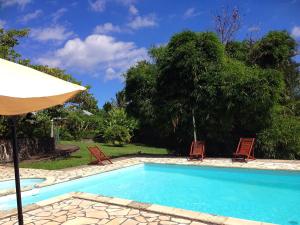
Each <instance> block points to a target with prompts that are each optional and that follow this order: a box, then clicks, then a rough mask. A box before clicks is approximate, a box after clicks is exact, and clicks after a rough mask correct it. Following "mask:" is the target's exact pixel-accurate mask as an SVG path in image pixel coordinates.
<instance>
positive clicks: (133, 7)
mask: <svg viewBox="0 0 300 225" xmlns="http://www.w3.org/2000/svg"><path fill="white" fill-rule="evenodd" d="M129 13H130V14H131V15H134V16H135V15H137V14H138V13H139V10H138V9H137V8H136V7H135V6H134V5H130V6H129Z"/></svg>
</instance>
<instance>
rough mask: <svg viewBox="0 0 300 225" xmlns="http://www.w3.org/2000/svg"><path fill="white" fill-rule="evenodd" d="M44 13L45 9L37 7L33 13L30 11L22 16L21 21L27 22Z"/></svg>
mask: <svg viewBox="0 0 300 225" xmlns="http://www.w3.org/2000/svg"><path fill="white" fill-rule="evenodd" d="M42 14H43V11H42V10H40V9H37V10H35V11H34V12H32V13H28V14H25V15H24V16H22V17H21V18H20V19H19V21H20V22H22V23H27V22H28V21H30V20H33V19H36V18H38V17H39V16H40V15H42Z"/></svg>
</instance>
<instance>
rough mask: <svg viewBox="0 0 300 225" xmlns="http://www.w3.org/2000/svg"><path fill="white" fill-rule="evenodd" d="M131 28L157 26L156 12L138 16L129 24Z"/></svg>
mask: <svg viewBox="0 0 300 225" xmlns="http://www.w3.org/2000/svg"><path fill="white" fill-rule="evenodd" d="M127 25H128V26H129V27H130V28H132V29H134V30H136V29H140V28H144V27H154V26H157V22H156V17H155V15H154V14H151V15H148V16H136V17H134V18H133V20H131V21H130V22H129V23H128V24H127Z"/></svg>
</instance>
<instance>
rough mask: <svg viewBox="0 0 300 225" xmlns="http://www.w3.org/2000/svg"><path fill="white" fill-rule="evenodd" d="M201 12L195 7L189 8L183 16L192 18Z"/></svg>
mask: <svg viewBox="0 0 300 225" xmlns="http://www.w3.org/2000/svg"><path fill="white" fill-rule="evenodd" d="M200 14H201V12H198V11H196V9H195V8H188V9H187V10H186V11H185V12H184V14H183V18H185V19H188V18H192V17H196V16H199V15H200Z"/></svg>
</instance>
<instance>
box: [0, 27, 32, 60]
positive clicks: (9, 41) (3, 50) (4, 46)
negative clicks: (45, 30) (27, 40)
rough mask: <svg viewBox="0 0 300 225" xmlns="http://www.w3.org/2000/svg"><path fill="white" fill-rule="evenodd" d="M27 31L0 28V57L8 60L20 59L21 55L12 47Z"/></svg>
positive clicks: (17, 43)
mask: <svg viewBox="0 0 300 225" xmlns="http://www.w3.org/2000/svg"><path fill="white" fill-rule="evenodd" d="M28 33H29V30H28V29H22V30H15V29H12V30H4V29H3V28H0V58H3V59H7V60H10V61H16V60H18V59H20V57H21V55H20V54H19V53H17V52H16V51H15V50H14V48H15V47H16V46H17V45H19V38H22V37H26V36H27V35H28Z"/></svg>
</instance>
